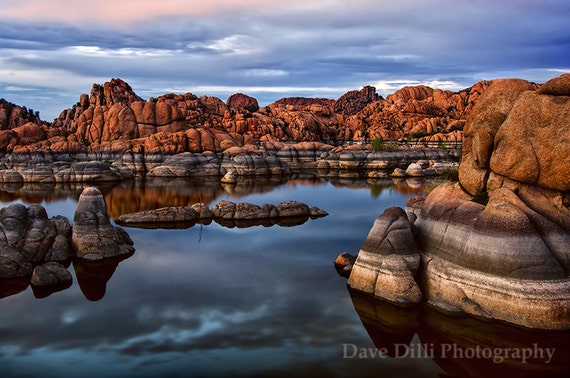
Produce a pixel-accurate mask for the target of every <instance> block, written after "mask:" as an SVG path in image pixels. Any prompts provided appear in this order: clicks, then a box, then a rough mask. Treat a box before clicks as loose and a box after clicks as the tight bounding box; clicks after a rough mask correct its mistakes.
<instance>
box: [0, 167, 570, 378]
mask: <svg viewBox="0 0 570 378" xmlns="http://www.w3.org/2000/svg"><path fill="white" fill-rule="evenodd" d="M426 185H427V186H429V185H432V184H430V183H427V184H426ZM424 186H425V185H424ZM81 189H82V188H81V187H76V186H62V187H57V188H53V187H44V186H33V185H31V186H25V187H21V188H0V201H1V202H0V204H1V205H2V206H6V205H7V204H9V203H13V202H23V203H25V204H30V203H33V202H35V203H41V204H42V205H44V207H46V209H47V211H48V214H49V216H55V215H58V214H61V215H65V216H67V217H68V218H69V219H70V220H71V219H73V212H74V210H75V202H76V199H77V198H78V196H79V193H80V192H81ZM101 189H102V191H103V192H104V194H105V200H106V202H107V206H108V211H109V213H110V215H111V217H112V218H116V217H118V216H119V215H120V214H122V213H126V212H133V211H141V210H147V209H151V208H158V207H162V206H169V205H177V206H178V205H187V204H191V203H194V202H199V201H203V202H207V203H209V205H210V206H213V205H214V204H215V203H217V202H218V201H220V200H222V199H229V200H232V201H235V202H237V201H242V202H250V203H255V204H258V205H261V204H264V203H272V204H277V203H279V202H281V201H287V200H298V201H302V202H305V203H307V204H308V205H309V206H318V207H319V208H321V209H324V210H326V211H328V212H329V216H327V217H324V218H320V219H316V220H308V221H307V222H305V223H303V224H301V225H297V226H292V227H282V226H277V225H276V226H272V227H263V226H254V227H249V228H237V227H234V228H227V227H222V226H220V225H219V224H217V223H211V224H209V225H203V226H201V225H195V226H193V227H191V228H187V229H178V230H165V229H156V230H148V229H137V228H127V229H126V230H127V232H128V233H129V234H130V236H131V238H132V239H133V241H134V243H135V248H136V252H135V254H134V255H133V256H132V257H130V258H128V259H126V260H124V261H122V262H120V263H118V265H117V262H115V263H114V264H113V263H111V264H108V265H107V266H101V267H98V270H97V271H98V272H99V273H98V274H96V275H93V274H92V273H91V274H89V273H85V272H87V271H86V269H85V267H82V266H78V265H75V269H74V268H73V267H70V270H72V272H73V274H74V283H73V285H72V286H71V287H70V288H68V289H66V290H63V291H60V292H56V293H53V294H52V295H50V296H48V297H46V298H42V299H38V298H36V297H35V296H34V293H33V292H32V289H31V288H30V287H28V288H27V289H25V290H24V291H22V292H20V293H17V294H14V295H9V296H6V297H4V298H2V299H0V309H1V311H0V376H2V377H12V376H13V377H26V376H47V377H51V376H57V377H60V376H61V377H76V376H83V377H102V376H112V377H156V376H169V377H178V376H180V377H198V376H204V377H217V376H245V377H249V376H272V377H279V376H313V377H319V376H338V377H345V376H353V377H372V376H375V377H378V376H379V377H390V376H394V377H396V376H398V377H402V376H404V377H407V376H414V377H444V376H469V375H471V376H479V373H481V372H484V373H485V375H487V376H493V375H494V374H495V373H496V374H501V375H504V374H512V373H513V372H514V373H515V374H518V375H526V374H527V373H528V374H529V375H528V376H538V375H551V374H560V373H561V372H564V371H565V370H567V367H568V365H567V364H568V362H566V361H568V360H569V358H568V357H569V352H568V349H569V348H568V341H567V340H568V339H569V337H568V334H567V333H566V334H565V333H544V332H542V333H533V332H529V331H522V330H518V329H516V328H512V327H507V326H502V325H497V324H491V323H483V322H479V321H475V320H472V319H451V318H448V317H446V316H444V315H440V314H438V313H434V312H433V311H430V310H428V309H424V308H421V309H416V310H402V309H399V308H396V307H393V306H390V305H387V304H383V303H380V302H377V301H370V300H369V298H367V297H362V296H359V295H357V294H355V293H349V292H348V290H347V287H346V280H345V279H344V278H341V277H339V276H338V275H337V274H336V272H335V270H334V268H333V265H332V262H333V261H334V260H335V258H336V256H337V255H338V254H340V253H341V252H344V251H348V252H350V253H353V254H354V253H356V252H357V251H358V250H359V249H360V247H361V245H362V243H363V241H364V239H365V238H366V235H367V234H368V231H369V230H370V227H371V226H372V224H373V222H374V219H375V218H376V217H377V216H378V215H379V214H380V213H382V212H383V211H384V209H385V208H387V207H389V206H404V205H405V202H406V199H407V198H408V197H412V196H416V195H418V194H421V193H422V192H423V191H424V190H425V188H423V187H421V185H419V183H417V182H412V187H410V186H408V185H407V184H406V183H405V182H403V183H401V184H399V185H396V184H395V183H393V182H392V181H386V182H384V183H381V184H378V185H370V184H367V183H366V182H365V181H353V180H344V181H341V180H337V181H336V182H330V181H322V180H318V179H315V178H313V177H311V176H305V177H302V178H297V179H295V180H290V181H287V180H276V179H272V180H270V179H261V180H255V181H242V182H240V183H238V185H237V186H226V187H223V186H221V185H220V184H219V183H218V181H208V180H199V181H185V180H174V181H150V182H143V181H133V182H127V183H122V184H120V185H118V186H105V187H102V188H101ZM88 268H89V267H88ZM92 270H93V269H91V271H92ZM497 342H498V343H499V346H500V347H501V348H503V349H501V350H503V351H504V350H505V349H506V348H511V349H513V350H515V349H516V348H519V349H521V350H522V349H523V348H526V347H532V346H533V344H538V348H547V347H551V348H555V354H554V357H553V358H552V359H551V361H549V363H548V364H547V363H545V361H544V360H541V359H540V356H538V355H536V356H534V357H536V358H534V359H526V360H525V361H524V362H522V361H520V359H517V358H512V356H510V358H507V359H504V360H503V361H500V362H497V361H491V360H490V359H489V358H487V359H485V358H483V357H485V356H478V357H477V356H470V355H458V351H459V350H460V349H457V348H459V347H461V348H463V349H462V350H464V351H465V350H467V349H469V350H471V349H472V350H475V349H476V347H477V345H479V349H480V350H482V349H481V348H491V347H493V348H497ZM421 344H423V346H422V345H421ZM448 345H449V348H452V347H454V346H455V348H456V349H454V350H452V349H450V350H449V351H447V350H446V352H445V353H444V354H443V355H442V353H441V352H442V350H443V349H442V348H448ZM535 348H536V347H535ZM497 350H498V349H497ZM497 350H496V351H495V352H494V353H495V354H494V355H495V356H496V354H497V353H499V352H500V351H501V350H498V352H497ZM375 351H376V352H377V351H382V352H383V353H382V354H377V353H375ZM453 353H455V355H453ZM511 354H512V353H511ZM390 355H391V356H393V357H389V356H390ZM460 357H463V358H460ZM487 357H488V356H487ZM565 364H566V365H565Z"/></svg>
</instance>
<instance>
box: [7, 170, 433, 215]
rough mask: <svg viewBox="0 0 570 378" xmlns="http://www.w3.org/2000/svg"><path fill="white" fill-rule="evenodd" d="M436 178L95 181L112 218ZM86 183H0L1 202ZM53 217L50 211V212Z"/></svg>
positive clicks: (71, 192) (416, 184)
mask: <svg viewBox="0 0 570 378" xmlns="http://www.w3.org/2000/svg"><path fill="white" fill-rule="evenodd" d="M440 182H442V180H440V179H436V178H432V179H418V178H408V179H396V178H395V179H390V178H385V179H379V180H374V181H371V180H369V179H367V178H363V177H321V176H318V175H316V174H314V173H300V174H295V175H293V176H291V177H285V176H259V177H257V176H256V177H240V178H239V180H238V182H237V183H235V184H222V183H220V178H219V177H200V178H168V179H167V178H152V179H144V178H140V177H139V178H135V179H132V180H125V181H123V182H120V183H114V182H109V183H97V184H96V185H93V186H96V187H97V188H98V189H99V190H100V191H101V192H102V193H103V195H104V197H105V203H106V205H107V212H108V214H109V216H110V217H111V219H116V218H118V217H119V216H120V215H122V214H128V213H136V212H140V211H145V210H154V209H158V208H161V207H167V206H189V205H192V204H195V203H199V202H201V203H205V204H210V203H212V202H213V201H214V200H215V199H216V198H219V197H221V196H226V197H229V198H242V197H244V196H247V195H251V194H263V193H267V192H271V191H272V190H274V189H276V188H278V187H293V186H296V185H303V186H319V185H325V184H331V185H333V186H335V187H339V188H350V189H357V188H368V189H369V190H370V192H371V194H372V196H373V197H374V198H377V197H379V196H380V195H381V194H382V193H383V192H384V191H385V190H390V191H396V192H398V193H401V194H404V195H412V194H424V193H425V192H426V190H429V188H430V187H433V186H434V185H436V184H437V183H440ZM86 186H91V185H90V184H86V183H47V184H46V183H24V184H21V183H20V184H13V183H0V202H5V203H8V202H13V201H21V202H23V203H42V202H43V203H48V204H49V203H52V202H55V201H61V200H65V199H69V198H71V199H73V200H74V201H77V199H78V198H79V195H80V194H81V191H82V190H83V188H85V187H86ZM50 215H55V214H50Z"/></svg>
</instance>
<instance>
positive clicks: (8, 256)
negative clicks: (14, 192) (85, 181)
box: [0, 188, 134, 298]
mask: <svg viewBox="0 0 570 378" xmlns="http://www.w3.org/2000/svg"><path fill="white" fill-rule="evenodd" d="M133 253H134V248H133V242H132V240H131V239H130V237H129V236H128V234H127V233H126V232H125V231H124V230H122V229H121V228H118V227H117V228H115V227H113V226H112V225H111V223H110V221H109V218H108V217H107V214H106V208H105V202H104V200H103V196H102V195H101V192H100V191H99V190H98V189H96V188H86V189H84V190H83V193H82V194H81V197H80V199H79V201H78V204H77V209H76V213H75V218H74V224H73V226H71V225H70V224H69V221H68V219H67V218H65V217H63V216H55V217H53V218H48V215H47V213H46V210H45V209H44V208H43V207H42V206H40V205H31V206H29V207H27V208H26V206H24V205H22V204H13V205H10V206H8V207H6V208H3V209H0V280H2V282H0V283H1V284H2V285H0V286H1V287H2V290H0V297H4V296H7V295H13V294H16V293H18V292H20V291H23V290H25V289H26V288H27V287H28V285H29V284H30V283H31V285H32V289H33V292H34V295H35V296H36V297H38V298H43V297H46V296H48V295H50V294H52V293H53V292H56V291H59V290H63V289H66V288H68V287H69V286H71V283H72V276H71V273H70V272H69V271H68V270H67V267H68V266H69V264H70V262H71V260H72V259H73V260H74V264H76V263H77V262H78V260H77V258H79V260H81V261H93V260H96V261H99V262H101V264H103V263H104V262H109V261H110V262H111V265H113V264H114V266H115V267H116V265H117V264H118V261H120V260H121V259H124V258H126V257H129V256H130V255H132V254H133ZM80 265H81V264H80ZM81 266H83V267H84V266H88V265H86V264H82V265H81ZM82 273H84V274H87V275H89V274H91V275H93V273H92V272H91V273H90V272H89V271H88V269H83V271H82ZM95 275H96V274H95ZM109 277H110V276H109ZM5 286H6V287H7V289H6V288H5Z"/></svg>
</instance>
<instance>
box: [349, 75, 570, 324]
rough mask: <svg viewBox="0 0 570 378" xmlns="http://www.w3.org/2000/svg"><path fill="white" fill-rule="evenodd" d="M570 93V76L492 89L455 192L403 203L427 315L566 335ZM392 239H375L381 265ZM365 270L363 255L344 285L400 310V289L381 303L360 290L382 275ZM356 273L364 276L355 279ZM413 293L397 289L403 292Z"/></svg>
mask: <svg viewBox="0 0 570 378" xmlns="http://www.w3.org/2000/svg"><path fill="white" fill-rule="evenodd" d="M569 87H570V75H568V74H567V75H562V76H560V77H558V78H555V79H552V80H551V81H549V82H547V83H545V84H544V85H543V86H542V87H538V88H537V87H536V86H535V85H533V84H531V83H528V82H524V81H521V80H515V79H512V80H499V81H495V82H494V83H493V84H492V85H491V86H490V87H489V89H488V91H487V92H485V94H484V95H483V97H482V98H481V99H480V101H479V102H478V104H477V105H476V106H475V108H474V109H473V112H472V114H471V116H470V117H469V119H468V122H467V125H466V126H465V142H464V146H463V158H462V161H461V164H460V168H459V179H460V181H459V183H456V184H451V183H448V184H444V185H442V186H440V187H438V188H436V189H434V190H433V191H432V192H431V193H430V194H429V196H428V197H427V198H426V199H425V201H421V200H420V201H418V200H414V201H413V202H410V203H409V205H408V208H407V210H408V215H409V218H410V220H411V222H412V223H413V226H412V230H413V233H412V230H410V231H406V233H407V237H406V238H409V237H411V235H412V234H414V233H415V235H416V243H417V246H418V248H419V250H420V254H421V258H422V264H421V265H420V267H419V272H420V274H419V275H417V276H416V280H417V282H418V284H419V289H420V290H421V293H422V296H423V300H424V301H426V302H427V303H428V304H430V305H431V306H433V307H435V308H438V309H440V310H443V311H446V312H451V313H468V314H471V315H475V316H478V317H482V318H488V319H497V320H501V321H505V322H509V323H513V324H517V325H520V326H524V327H529V328H542V329H570V276H569V273H570V249H569V247H568V246H570V209H569V206H570V201H569V199H568V198H569V196H568V193H569V191H570V181H569V179H568V177H570V176H569V174H570V164H569V161H568V158H567V157H568V156H569V154H570V147H569V146H570V123H569V122H570V91H569V90H568V88H569ZM392 212H393V210H389V211H387V213H388V214H392ZM383 217H388V215H384V216H383ZM381 218H382V217H381ZM375 228H377V226H376V225H375V227H374V228H373V230H374V229H375ZM388 235H389V234H386V233H378V235H375V233H374V232H372V231H371V235H369V238H370V237H372V239H373V240H375V244H374V245H375V247H374V251H375V253H376V254H377V255H382V253H383V249H382V248H381V247H380V246H382V245H384V243H388V242H389V241H390V238H389V236H388ZM406 240H407V239H406ZM401 243H403V244H402V245H403V246H408V244H406V243H407V242H401ZM365 245H366V246H368V245H372V244H371V242H370V241H369V240H368V239H367V241H366V242H365ZM390 245H393V244H390ZM363 248H364V247H363ZM410 248H411V249H410ZM410 248H408V247H406V249H407V250H413V247H410ZM369 260H371V259H370V258H369V254H363V255H362V257H361V254H359V256H358V258H357V260H356V263H355V265H354V268H353V272H352V273H351V277H350V279H349V285H351V286H353V287H354V288H356V289H358V290H361V291H365V292H369V293H374V294H375V295H376V296H377V297H380V298H384V299H387V300H389V301H392V302H395V303H397V302H398V301H397V300H395V299H394V293H395V292H396V293H397V292H398V288H393V289H392V290H391V291H390V292H389V293H385V292H381V291H380V292H379V291H378V290H377V289H376V287H377V286H378V285H379V284H378V282H376V283H375V286H376V287H375V286H374V284H373V282H375V281H374V279H370V280H368V281H370V282H369V283H368V286H366V285H364V284H361V283H362V282H363V281H366V280H363V279H362V278H361V277H367V275H368V276H370V277H373V276H374V275H375V274H377V271H379V270H381V269H383V267H384V263H383V261H382V260H380V259H378V258H376V260H375V261H374V262H373V263H371V262H369ZM358 266H362V268H363V272H361V273H359V274H358V275H355V272H357V270H356V267H358ZM390 271H391V272H392V273H393V274H398V273H399V272H400V271H401V269H400V268H399V266H398V267H394V268H391V269H390ZM353 275H355V277H354V278H353ZM368 281H366V282H368ZM388 282H390V281H388ZM410 285H411V286H410ZM412 286H413V282H408V283H407V284H404V283H402V285H401V287H399V291H404V290H405V289H407V288H409V287H412ZM415 298H416V299H417V302H419V298H418V297H415ZM408 302H413V301H412V300H409V301H408Z"/></svg>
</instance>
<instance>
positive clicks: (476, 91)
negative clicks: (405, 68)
mask: <svg viewBox="0 0 570 378" xmlns="http://www.w3.org/2000/svg"><path fill="white" fill-rule="evenodd" d="M488 85H489V82H480V83H477V84H475V85H474V86H473V87H471V88H467V89H465V90H463V91H461V92H457V93H453V92H450V91H442V90H433V89H431V88H429V87H426V86H416V87H405V88H402V89H401V90H398V91H396V92H395V93H394V94H391V95H389V96H388V97H387V98H386V99H383V98H382V97H380V96H378V95H377V94H376V89H375V88H374V87H370V86H367V87H364V88H363V89H361V90H360V91H351V92H348V93H346V94H345V95H343V96H341V97H340V98H339V99H338V100H336V101H335V100H329V99H318V98H317V99H310V98H298V97H293V98H284V99H281V100H279V101H276V102H275V103H273V104H270V105H268V106H265V107H263V108H259V105H258V104H257V100H255V99H254V98H252V97H249V96H246V95H244V94H235V95H232V96H230V98H228V101H227V104H225V103H224V102H223V101H222V100H220V99H219V98H216V97H209V96H201V97H197V96H195V95H194V94H191V93H185V94H165V95H162V96H160V97H157V98H150V99H149V100H148V101H145V100H143V99H141V98H140V97H139V96H138V95H136V93H134V91H133V89H132V88H131V87H130V86H129V85H128V84H127V83H126V82H124V81H122V80H120V79H112V80H111V81H109V82H107V83H105V84H103V85H99V84H95V85H93V88H92V89H91V91H90V94H89V95H87V94H82V95H80V97H79V101H78V102H77V103H76V104H75V105H74V106H73V107H72V108H70V109H66V110H64V111H63V112H61V114H60V115H59V117H58V118H57V119H55V120H54V122H53V125H47V124H44V123H42V122H41V121H40V120H39V118H35V119H34V118H26V117H29V115H28V113H29V112H25V113H26V117H24V116H19V114H23V112H22V110H21V109H22V108H19V107H16V106H15V105H12V104H9V103H7V102H6V101H3V102H2V107H1V111H0V151H1V152H12V151H32V150H33V149H42V150H43V149H45V150H54V151H66V152H77V151H81V150H83V151H89V150H92V151H97V150H101V149H111V150H124V149H132V150H137V151H143V150H144V151H146V152H163V153H178V152H184V151H191V152H201V151H206V150H224V149H226V148H229V147H232V146H241V145H244V144H248V143H251V144H255V143H256V141H271V140H272V141H280V140H281V141H295V142H302V141H326V142H331V141H344V140H362V139H365V138H368V139H373V138H381V139H383V140H395V139H402V138H405V137H409V136H410V135H411V136H413V137H414V138H424V139H429V140H437V141H439V140H444V141H445V140H452V141H455V140H461V138H462V134H461V132H460V130H461V129H462V128H463V125H464V123H465V119H466V117H467V115H468V114H469V112H470V111H471V109H472V107H473V104H475V102H476V101H477V99H478V97H479V95H480V94H481V93H483V92H484V91H485V89H486V88H487V87H488ZM18 109H20V110H18ZM28 121H31V122H32V123H34V124H36V125H38V126H39V129H38V128H35V129H34V128H33V127H32V126H29V125H28V126H26V130H28V131H33V133H32V134H30V135H29V134H28V133H27V132H26V133H25V134H26V135H25V136H24V135H23V133H22V132H18V130H16V129H17V128H18V127H20V126H23V125H24V124H25V123H26V122H28ZM40 129H41V131H43V134H42V133H41V132H40Z"/></svg>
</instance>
